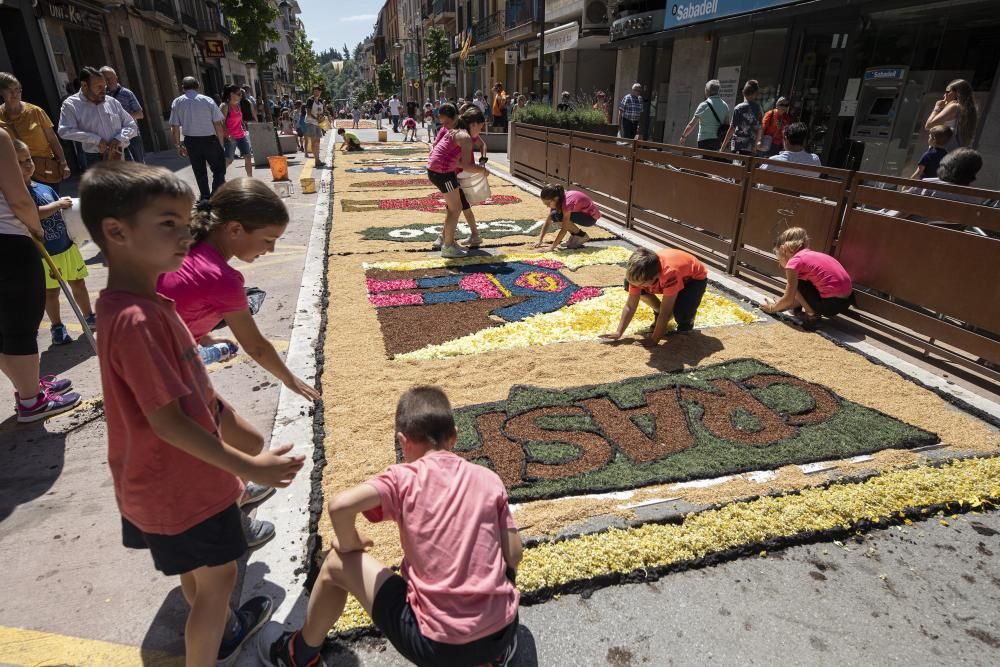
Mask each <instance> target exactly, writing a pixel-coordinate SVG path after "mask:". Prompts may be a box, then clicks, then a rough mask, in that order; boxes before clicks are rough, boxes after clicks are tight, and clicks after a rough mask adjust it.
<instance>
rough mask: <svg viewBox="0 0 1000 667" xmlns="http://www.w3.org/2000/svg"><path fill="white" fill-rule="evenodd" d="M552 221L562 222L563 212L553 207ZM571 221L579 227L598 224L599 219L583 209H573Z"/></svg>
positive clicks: (570, 215) (570, 216)
mask: <svg viewBox="0 0 1000 667" xmlns="http://www.w3.org/2000/svg"><path fill="white" fill-rule="evenodd" d="M551 217H552V222H562V220H563V214H562V213H560V212H559V211H557V210H555V209H553V210H552V213H551ZM569 221H570V222H572V223H573V224H574V225H576V226H577V227H593V226H594V225H596V224H597V219H596V218H592V217H590V216H589V215H587V214H586V213H584V212H582V211H573V212H572V213H570V214H569Z"/></svg>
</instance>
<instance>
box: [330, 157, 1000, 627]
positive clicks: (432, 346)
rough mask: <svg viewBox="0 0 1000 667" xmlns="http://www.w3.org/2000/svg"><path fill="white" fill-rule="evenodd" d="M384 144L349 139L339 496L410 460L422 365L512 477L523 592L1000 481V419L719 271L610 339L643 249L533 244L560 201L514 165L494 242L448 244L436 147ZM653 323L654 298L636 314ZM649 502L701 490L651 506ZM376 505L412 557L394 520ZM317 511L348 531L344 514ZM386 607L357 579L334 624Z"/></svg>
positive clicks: (813, 528) (335, 348) (884, 518)
mask: <svg viewBox="0 0 1000 667" xmlns="http://www.w3.org/2000/svg"><path fill="white" fill-rule="evenodd" d="M418 146H419V144H418ZM371 148H372V150H368V151H365V152H362V153H352V154H344V153H338V154H337V156H336V160H335V163H334V170H335V171H334V207H333V208H334V213H333V227H332V234H331V240H330V253H329V267H328V280H329V290H330V301H329V304H330V305H329V312H328V325H327V335H326V341H325V350H324V353H325V362H324V376H323V396H324V401H325V412H324V414H325V429H326V443H325V447H326V459H327V467H326V469H325V473H324V475H325V476H324V479H323V488H324V492H325V494H326V496H327V497H329V495H330V494H333V493H335V492H337V491H338V490H341V489H345V488H347V487H349V486H352V485H354V484H357V483H359V482H362V481H364V480H365V479H367V478H369V477H371V476H373V475H376V474H378V473H379V472H381V471H382V470H383V469H384V468H385V467H386V466H388V465H390V464H393V463H396V462H398V461H400V460H401V459H400V454H399V452H397V450H396V448H395V445H394V438H393V428H392V422H393V414H394V411H395V406H396V398H397V397H398V396H399V395H400V394H401V393H402V392H403V391H405V390H406V389H407V388H409V387H411V386H413V385H415V384H424V383H430V384H436V385H439V386H441V387H442V388H443V389H444V390H445V391H446V392H447V393H448V396H449V397H450V398H451V401H452V404H453V406H454V408H455V413H456V419H457V425H458V431H459V435H458V443H457V445H456V452H457V453H458V454H459V455H461V456H463V457H465V458H467V459H468V460H470V461H472V462H474V463H477V464H481V465H485V466H489V467H490V468H492V469H493V470H494V471H495V472H496V473H497V474H498V475H499V476H500V478H501V479H502V480H503V482H504V484H505V485H506V486H507V489H508V492H509V495H510V499H511V503H512V509H513V513H514V517H515V519H516V521H517V523H518V526H519V527H520V528H521V532H522V537H523V538H525V539H526V541H527V542H528V543H529V545H530V546H529V547H528V548H527V549H526V552H525V557H524V561H523V563H522V565H521V568H520V570H519V572H518V579H517V583H518V587H519V588H520V589H521V591H522V596H523V600H524V601H525V603H535V602H542V601H544V600H546V599H549V598H551V597H553V596H555V595H558V594H559V593H562V592H569V591H574V590H584V589H587V588H592V587H594V586H602V585H613V584H616V583H621V582H625V581H642V580H645V579H648V578H651V577H656V576H662V575H663V574H665V573H667V572H669V571H671V570H674V569H679V568H684V567H696V566H699V565H706V564H710V563H713V562H716V561H718V560H719V559H721V558H731V557H737V556H740V555H756V554H759V553H761V552H762V551H766V550H767V549H768V548H777V547H780V546H782V545H787V544H792V543H795V542H798V541H802V540H805V539H819V538H823V537H826V538H828V539H835V537H836V536H838V535H842V534H845V533H847V532H852V531H854V530H858V529H862V528H866V527H870V526H878V525H888V523H889V522H898V521H910V520H912V519H913V518H917V517H924V516H926V515H927V514H932V513H937V512H939V511H947V512H949V513H950V512H953V511H960V510H970V509H976V508H980V507H986V506H989V505H990V504H991V503H992V502H993V500H995V499H996V498H998V497H1000V459H998V458H996V454H997V451H998V445H1000V438H998V435H997V432H996V430H995V429H993V428H991V427H990V426H989V425H987V424H985V423H984V422H982V421H980V420H978V419H977V418H975V417H973V416H971V415H969V414H966V413H965V412H962V411H961V410H959V409H957V408H955V407H953V406H952V405H950V404H949V403H948V402H946V401H945V400H943V399H942V398H941V397H939V396H938V395H936V394H934V393H932V392H930V391H928V390H926V389H923V388H921V387H920V386H918V385H917V384H915V383H913V382H911V381H909V380H907V379H905V378H904V377H902V376H900V375H899V374H897V373H896V372H894V371H893V370H890V369H888V368H886V367H883V366H880V365H876V364H874V363H872V362H870V361H869V360H867V359H865V358H864V357H862V356H861V355H859V354H856V353H854V352H851V351H849V350H847V349H844V348H842V347H839V346H837V345H835V344H834V343H832V342H830V341H828V340H826V339H825V338H823V337H821V336H820V335H817V334H814V333H805V332H802V331H799V330H797V329H795V328H792V327H789V326H786V325H784V324H779V323H777V322H775V321H774V320H772V319H770V318H767V317H765V316H763V315H762V314H761V313H760V312H759V311H757V310H756V309H755V308H754V307H753V306H752V304H749V303H746V302H743V301H740V300H738V299H737V298H735V297H733V296H732V295H730V294H727V293H725V292H723V291H721V290H719V289H717V288H715V287H710V288H709V290H708V292H707V293H706V296H705V299H704V301H703V303H702V306H701V308H700V310H699V311H698V316H697V319H696V321H695V327H696V329H695V331H694V332H692V333H688V334H682V335H676V336H670V337H669V338H668V340H667V342H666V343H664V344H661V345H660V347H658V348H657V349H655V350H650V349H647V348H644V347H642V346H639V345H635V344H633V341H632V340H624V341H621V342H618V343H615V344H605V343H600V342H598V341H597V340H596V337H597V336H598V334H600V333H603V332H605V331H609V330H612V329H614V327H615V326H616V324H617V322H618V317H619V315H620V313H621V308H622V305H623V304H624V301H625V298H626V294H625V291H624V290H623V289H622V281H623V276H624V263H625V261H626V260H627V258H628V256H629V254H630V253H631V249H630V248H627V247H625V245H624V244H622V243H621V242H603V243H593V242H592V243H590V244H588V245H587V246H586V247H584V248H583V249H580V250H576V251H559V252H541V251H539V250H536V249H534V248H533V247H532V244H533V242H534V240H535V239H536V238H537V235H538V232H539V231H540V226H539V221H540V220H541V219H543V218H544V216H545V214H546V212H547V211H546V209H545V207H544V205H543V204H542V203H541V202H540V201H539V200H538V198H537V197H536V196H534V195H532V194H530V193H528V192H526V191H524V190H522V189H520V188H518V187H515V186H513V185H511V184H510V183H508V182H507V181H504V180H502V179H500V178H498V177H496V176H492V175H491V176H490V186H491V189H492V193H493V194H492V197H491V200H488V201H487V202H485V205H480V206H476V207H475V208H474V211H475V213H476V217H477V220H478V223H479V226H480V230H481V232H480V233H481V234H482V236H483V238H484V246H485V247H486V249H488V252H486V251H485V250H484V251H483V252H481V253H477V254H470V255H469V256H468V257H466V258H462V259H458V260H442V259H441V258H440V257H439V256H438V253H434V252H431V251H430V245H431V243H432V242H433V240H434V238H435V237H436V236H437V235H438V234H439V233H440V229H441V228H440V224H441V220H442V218H443V216H444V214H443V204H442V202H441V200H440V198H439V197H438V196H437V194H436V189H435V188H434V187H433V186H432V185H431V184H430V183H429V182H428V181H427V179H426V175H425V172H424V161H423V158H422V157H420V156H416V155H411V154H408V151H404V150H403V149H399V148H397V147H396V146H390V145H373V146H371ZM414 148H416V147H414ZM423 150H424V151H426V146H424V147H423ZM394 151H395V153H396V155H394V154H393V152H394ZM459 229H460V233H459V237H460V238H462V237H465V236H467V235H468V228H467V227H465V226H460V228H459ZM591 236H592V237H594V238H597V239H609V238H612V235H611V234H608V233H607V232H604V231H603V230H599V229H597V230H595V231H593V232H591ZM550 238H551V237H550ZM709 278H710V279H711V275H710V276H709ZM651 325H652V313H651V311H650V310H649V309H648V308H645V307H640V309H639V311H638V314H637V316H636V318H635V321H634V322H633V323H632V325H631V326H630V328H629V330H628V335H629V336H634V335H635V334H637V333H640V332H642V331H644V330H648V329H649V327H650V326H651ZM932 457H933V458H932ZM651 503H659V504H660V506H663V505H665V506H666V507H667V508H669V507H670V506H671V504H674V506H677V505H680V506H681V507H683V508H693V509H692V511H690V512H688V513H687V514H684V513H683V511H680V510H678V511H676V512H674V513H673V515H670V513H669V512H668V513H667V514H665V515H663V517H662V518H664V519H669V520H660V521H652V522H647V523H643V522H642V521H641V520H640V518H639V515H637V514H636V510H637V509H639V508H642V507H643V506H646V505H649V504H651ZM643 516H648V513H646V514H643ZM601 520H603V523H602V521H601ZM359 521H361V523H365V522H364V521H362V520H359ZM595 526H597V527H595ZM609 526H610V527H609ZM363 529H364V530H365V531H366V532H367V533H368V534H370V535H371V536H372V537H373V538H374V541H375V546H374V548H373V549H372V552H373V554H374V555H375V556H377V557H378V558H380V559H382V560H383V561H385V562H388V563H392V564H398V563H399V561H400V559H401V556H402V553H401V550H400V547H399V540H398V534H397V531H396V528H395V526H394V525H393V524H392V523H382V524H372V525H365V526H363ZM319 531H320V536H321V538H322V540H323V543H324V544H329V538H330V535H331V527H330V524H329V521H328V519H326V517H323V518H322V519H321V522H320V527H319ZM557 536H558V537H559V538H560V539H554V538H556V537H557ZM370 624H371V621H370V619H368V618H367V616H366V615H365V614H364V612H363V610H362V609H361V608H360V606H359V605H358V604H357V603H356V602H355V601H354V600H353V599H352V600H350V602H349V604H348V607H347V611H346V613H345V614H344V616H343V617H342V618H341V620H340V622H339V624H338V626H337V627H336V628H335V631H337V632H339V633H352V632H357V631H362V632H363V631H366V630H367V629H368V628H370Z"/></svg>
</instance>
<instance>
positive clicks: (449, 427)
mask: <svg viewBox="0 0 1000 667" xmlns="http://www.w3.org/2000/svg"><path fill="white" fill-rule="evenodd" d="M396 432H397V433H402V434H404V435H405V436H406V437H408V438H410V439H412V440H415V441H417V442H424V443H427V444H428V445H430V446H431V448H432V449H442V448H443V447H444V446H445V445H446V444H447V442H448V439H449V438H450V437H451V436H452V435H454V433H455V415H454V414H452V412H451V403H450V402H449V401H448V397H447V396H446V395H445V393H444V392H443V391H442V390H441V389H440V388H438V387H434V386H431V385H420V386H417V387H413V388H412V389H410V390H408V391H407V392H406V393H404V394H403V395H402V396H400V397H399V403H398V404H397V405H396Z"/></svg>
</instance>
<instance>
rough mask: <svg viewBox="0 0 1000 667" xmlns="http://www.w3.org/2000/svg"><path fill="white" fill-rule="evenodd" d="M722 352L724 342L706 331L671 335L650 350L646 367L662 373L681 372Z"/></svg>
mask: <svg viewBox="0 0 1000 667" xmlns="http://www.w3.org/2000/svg"><path fill="white" fill-rule="evenodd" d="M721 351H722V342H721V341H720V340H719V339H718V338H715V337H714V336H709V335H707V334H706V333H705V332H704V331H690V332H687V333H680V334H671V335H669V336H667V340H666V342H661V343H660V344H659V345H658V346H657V347H656V348H655V349H652V350H650V355H649V361H647V362H646V365H647V366H649V367H651V368H655V369H656V370H658V371H660V372H661V373H666V372H672V371H679V370H682V369H683V368H684V367H685V366H697V365H698V364H700V363H701V361H702V360H703V359H704V358H705V357H710V356H712V355H713V354H715V353H716V352H721Z"/></svg>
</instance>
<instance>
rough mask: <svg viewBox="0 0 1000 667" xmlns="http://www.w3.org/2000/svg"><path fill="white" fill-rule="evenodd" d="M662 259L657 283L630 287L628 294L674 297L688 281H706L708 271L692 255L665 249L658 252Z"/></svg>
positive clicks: (657, 254)
mask: <svg viewBox="0 0 1000 667" xmlns="http://www.w3.org/2000/svg"><path fill="white" fill-rule="evenodd" d="M656 256H657V257H659V258H660V275H659V276H657V278H656V281H655V282H654V283H653V284H652V285H649V286H647V287H636V286H635V285H629V286H628V293H629V294H630V295H633V296H637V295H639V294H642V293H646V294H662V295H663V296H673V295H674V294H677V293H678V292H680V291H681V290H682V289H684V283H685V282H687V281H688V280H705V279H706V278H708V269H706V268H705V265H704V264H702V263H701V262H700V261H698V258H697V257H695V256H694V255H692V254H691V253H688V252H684V251H683V250H675V249H674V248H664V249H662V250H657V251H656Z"/></svg>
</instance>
